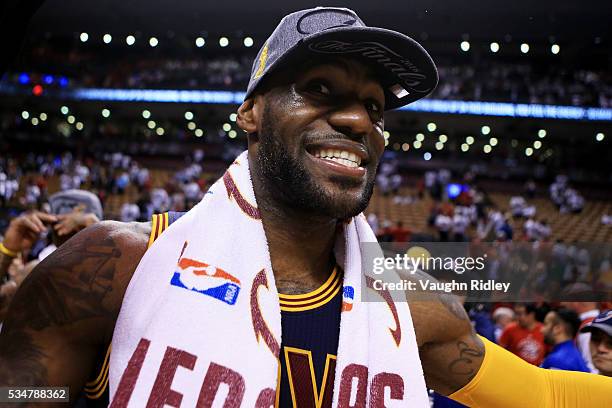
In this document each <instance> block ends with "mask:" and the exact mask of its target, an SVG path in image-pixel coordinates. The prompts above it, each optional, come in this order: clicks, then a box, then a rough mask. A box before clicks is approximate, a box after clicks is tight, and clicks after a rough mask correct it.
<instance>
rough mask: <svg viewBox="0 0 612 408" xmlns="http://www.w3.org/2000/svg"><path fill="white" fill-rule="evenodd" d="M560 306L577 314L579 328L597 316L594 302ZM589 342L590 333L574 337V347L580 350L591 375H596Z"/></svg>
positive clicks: (564, 303) (568, 303) (569, 303)
mask: <svg viewBox="0 0 612 408" xmlns="http://www.w3.org/2000/svg"><path fill="white" fill-rule="evenodd" d="M561 305H562V306H564V307H567V308H570V309H572V310H574V311H575V312H576V313H578V315H579V317H580V321H581V323H580V328H583V327H585V326H586V325H588V324H589V323H591V322H592V321H593V319H595V318H596V317H597V315H598V314H599V309H598V308H597V303H596V302H562V303H561ZM590 341H591V333H583V332H580V333H578V335H577V336H576V346H578V350H580V354H581V355H582V358H584V361H585V362H586V364H587V366H588V367H589V369H590V370H591V372H592V373H595V374H597V372H598V371H597V368H595V366H594V365H593V360H592V358H591V351H590V349H589V342H590Z"/></svg>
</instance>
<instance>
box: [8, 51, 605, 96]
mask: <svg viewBox="0 0 612 408" xmlns="http://www.w3.org/2000/svg"><path fill="white" fill-rule="evenodd" d="M207 52H208V53H203V54H201V55H197V56H194V54H193V53H186V54H185V55H184V56H182V57H178V56H175V57H158V56H153V57H151V56H150V55H149V56H142V55H140V56H138V55H134V54H127V55H125V54H124V55H113V54H111V55H101V54H100V53H96V54H94V53H89V52H86V51H84V50H77V49H73V50H70V51H60V50H57V49H54V48H53V47H38V48H34V49H33V51H32V52H31V55H30V56H29V58H28V63H27V66H29V67H30V68H29V70H30V72H28V74H30V78H29V79H30V81H29V82H27V83H28V84H31V83H32V81H35V80H36V79H37V78H38V80H39V82H43V79H45V78H51V80H49V81H47V80H46V79H45V82H44V83H45V84H47V85H49V86H57V85H58V84H59V83H60V81H59V78H63V79H62V81H61V83H62V84H63V86H69V87H95V88H99V87H105V88H106V87H107V88H135V89H139V88H140V89H142V88H173V89H176V88H179V89H230V90H242V89H244V88H245V87H246V85H247V83H248V80H249V77H250V72H251V67H252V61H253V55H251V54H250V53H249V52H242V53H240V52H236V51H235V52H223V53H210V51H207ZM26 69H27V68H26ZM438 71H439V74H440V85H439V86H438V87H437V89H436V90H435V91H434V93H433V95H432V98H436V99H443V100H465V101H491V102H513V103H535V104H548V105H570V106H597V107H602V108H610V107H612V76H611V74H610V71H609V70H606V69H599V70H594V69H582V68H576V69H573V68H569V67H563V66H559V65H553V66H551V65H547V64H537V63H536V62H535V61H532V62H531V64H528V63H517V62H512V63H510V62H505V61H504V62H502V61H499V60H490V59H487V58H481V59H477V60H475V61H471V62H470V63H469V64H465V65H461V64H457V62H456V61H448V62H447V61H445V60H443V59H441V60H439V61H438ZM49 74H50V75H51V77H48V76H45V75H49ZM23 78H24V77H22V76H21V75H20V73H19V72H14V73H12V74H8V75H7V77H6V78H5V81H6V82H7V83H13V84H19V83H20V81H23Z"/></svg>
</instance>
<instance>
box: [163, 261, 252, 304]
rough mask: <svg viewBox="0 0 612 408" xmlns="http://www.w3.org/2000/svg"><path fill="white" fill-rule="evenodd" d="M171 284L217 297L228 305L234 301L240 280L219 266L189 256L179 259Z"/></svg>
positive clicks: (238, 291)
mask: <svg viewBox="0 0 612 408" xmlns="http://www.w3.org/2000/svg"><path fill="white" fill-rule="evenodd" d="M170 284H171V285H172V286H177V287H179V288H183V289H187V290H190V291H193V292H197V293H200V294H202V295H206V296H210V297H213V298H215V299H219V300H220V301H222V302H225V303H227V304H229V305H233V304H235V303H236V299H237V298H238V293H240V280H238V279H237V278H236V277H235V276H233V275H230V274H229V273H227V272H225V271H224V270H223V269H221V268H217V267H216V266H213V265H208V264H206V263H204V262H200V261H196V260H193V259H189V258H181V259H179V262H178V265H177V270H176V271H174V275H172V279H171V280H170Z"/></svg>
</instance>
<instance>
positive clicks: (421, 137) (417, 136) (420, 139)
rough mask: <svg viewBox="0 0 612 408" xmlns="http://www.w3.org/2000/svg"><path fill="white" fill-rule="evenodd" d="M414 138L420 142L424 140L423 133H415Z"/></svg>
mask: <svg viewBox="0 0 612 408" xmlns="http://www.w3.org/2000/svg"><path fill="white" fill-rule="evenodd" d="M416 140H417V142H422V141H423V140H425V135H424V134H422V133H417V135H416Z"/></svg>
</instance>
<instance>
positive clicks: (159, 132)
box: [155, 127, 164, 136]
mask: <svg viewBox="0 0 612 408" xmlns="http://www.w3.org/2000/svg"><path fill="white" fill-rule="evenodd" d="M155 133H157V136H163V135H164V128H162V127H158V128H157V129H155Z"/></svg>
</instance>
